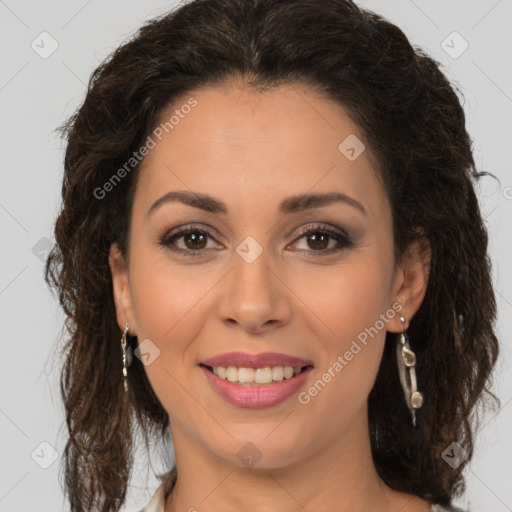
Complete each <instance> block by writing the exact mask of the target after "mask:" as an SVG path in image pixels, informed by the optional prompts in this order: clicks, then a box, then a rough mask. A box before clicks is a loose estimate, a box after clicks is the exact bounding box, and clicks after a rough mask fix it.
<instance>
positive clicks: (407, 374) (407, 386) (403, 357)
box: [396, 316, 423, 426]
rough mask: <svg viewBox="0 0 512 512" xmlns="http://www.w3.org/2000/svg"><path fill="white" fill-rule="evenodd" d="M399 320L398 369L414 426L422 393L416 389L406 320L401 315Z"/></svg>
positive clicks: (413, 362) (413, 357)
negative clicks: (400, 325) (400, 329)
mask: <svg viewBox="0 0 512 512" xmlns="http://www.w3.org/2000/svg"><path fill="white" fill-rule="evenodd" d="M400 321H401V322H402V332H401V333H400V343H397V345H396V355H397V362H398V371H399V376H400V383H401V384H402V389H403V391H404V396H405V403H406V404H407V408H408V409H409V411H410V412H411V416H412V424H413V426H416V409H419V408H420V407H421V406H422V405H423V394H422V393H420V392H419V391H418V388H417V384H416V370H415V369H414V365H415V364H416V354H415V353H414V352H413V351H412V350H411V347H410V345H409V337H408V336H407V332H405V329H404V326H405V322H406V320H405V318H404V317H403V316H401V317H400Z"/></svg>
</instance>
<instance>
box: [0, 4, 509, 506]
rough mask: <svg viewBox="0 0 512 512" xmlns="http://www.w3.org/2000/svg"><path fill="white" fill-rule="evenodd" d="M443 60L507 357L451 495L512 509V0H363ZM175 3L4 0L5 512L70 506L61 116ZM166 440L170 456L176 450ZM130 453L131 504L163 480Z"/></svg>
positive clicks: (0, 419)
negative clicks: (64, 463) (60, 351)
mask: <svg viewBox="0 0 512 512" xmlns="http://www.w3.org/2000/svg"><path fill="white" fill-rule="evenodd" d="M358 3H359V4H360V5H361V6H364V7H367V8H370V9H372V10H374V11H376V12H378V13H380V14H382V15H384V16H385V17H387V18H388V19H390V20H391V21H393V22H394V23H396V24H397V25H398V26H399V27H400V28H401V29H402V30H403V31H404V32H405V33H406V34H407V36H408V37H409V39H410V41H411V42H412V43H413V44H415V45H419V46H421V47H423V48H424V49H425V50H427V51H428V52H429V53H430V55H432V56H433V57H435V58H436V59H437V60H438V61H439V62H440V63H441V64H442V65H443V66H444V68H443V69H444V72H445V73H446V74H447V75H448V77H449V78H450V80H451V81H452V82H453V83H455V84H456V85H457V86H458V87H459V88H460V90H461V92H462V94H463V96H464V109H465V112H466V115H467V123H468V124H467V126H468V131H469V132H470V134H471V136H472V138H473V141H474V142H473V143H474V151H475V157H476V162H477V166H478V169H479V170H486V171H490V172H492V173H493V174H495V175H496V176H497V177H498V178H499V180H500V182H499V183H498V182H497V181H495V180H492V179H489V178H487V179H485V180H483V181H482V184H481V185H480V186H479V189H478V193H479V198H480V200H481V207H482V210H483V212H484V215H485V219H486V223H487V227H488V231H489V236H490V248H489V251H490V255H491V258H492V262H493V265H494V267H493V279H494V283H495V287H496V296H497V301H498V307H499V320H498V332H499V336H500V340H501V357H500V360H499V364H498V366H497V369H496V373H495V383H494V388H493V389H494V391H495V392H496V393H497V395H498V397H499V398H500V399H501V404H502V408H501V410H500V411H499V412H498V413H492V412H489V413H488V414H487V415H486V416H485V421H484V423H483V424H482V425H483V426H482V428H481V430H480V432H479V433H478V442H477V445H476V453H475V456H474V459H473V461H472V463H471V466H470V467H469V468H467V470H466V477H467V493H466V495H465V496H464V497H463V498H462V499H460V500H458V501H457V505H459V506H461V507H463V508H469V509H470V510H471V511H472V512H505V511H510V510H512V485H511V484H512V464H511V455H512V440H511V437H510V432H511V427H512V405H510V402H511V400H512V383H511V379H510V369H509V368H510V363H511V357H510V349H511V347H512V342H511V334H512V267H511V265H510V252H511V249H512V242H511V236H510V227H511V219H512V173H511V163H512V162H511V157H510V154H511V153H510V147H511V145H512V126H511V121H510V119H511V117H512V73H511V72H510V70H511V69H512V66H511V65H512V58H511V53H512V52H511V49H512V31H511V30H510V27H511V26H512V2H511V1H510V0H481V1H480V0H479V1H476V0H471V1H468V0H457V1H455V0H450V1H444V2H433V1H426V0H387V1H382V0H381V1H377V0H360V1H359V2H358ZM176 5H177V3H176V2H171V1H164V0H151V1H149V0H146V1H144V2H141V1H137V0H109V1H100V0H88V1H78V0H68V1H66V2H64V1H60V2H59V1H57V0H54V1H49V0H45V1H39V0H37V1H36V0H32V1H28V0H18V1H16V0H0V51H1V66H0V108H1V118H0V119H1V120H0V123H1V129H2V132H1V139H0V141H1V144H0V151H1V153H0V173H1V187H0V228H1V235H2V236H1V240H2V242H1V243H2V260H1V262H2V264H1V266H0V326H1V343H2V350H1V359H0V364H1V373H0V383H1V394H0V433H1V436H0V457H1V459H0V460H1V467H0V511H3V512H7V511H9V512H27V511H35V510H37V511H39V512H50V511H51V512H55V511H58V510H61V511H64V510H68V507H67V506H66V504H65V502H64V499H63V492H62V489H61V483H60V481H59V464H60V461H61V456H62V452H63V447H64V444H65V441H66V436H65V434H66V430H65V428H64V427H65V424H64V416H63V408H62V404H61V402H60V393H59V388H58V386H59V384H58V378H59V370H60V368H59V367H58V365H57V364H55V361H56V357H55V356H56V350H57V348H58V345H57V341H58V337H59V335H60V333H61V329H62V323H63V319H64V318H63V315H62V313H61V312H60V311H59V308H58V306H57V303H56V300H55V298H54V297H53V296H52V295H51V293H50V292H49V290H48V289H47V287H46V285H45V283H44V281H43V265H44V261H45V257H46V255H47V251H48V249H49V248H50V247H51V245H52V243H53V241H52V234H53V222H54V220H55V216H56V214H57V211H58V207H59V202H60V188H61V179H62V170H63V165H62V159H63V147H62V144H61V142H60V140H59V139H58V137H57V135H56V133H55V129H56V127H57V126H59V125H60V124H61V123H62V122H63V120H64V119H65V118H66V117H67V116H69V115H70V114H71V113H72V112H73V111H74V110H75V109H76V108H77V107H78V106H79V105H80V103H81V102H82V100H83V98H84V95H85V91H86V83H87V81H88V79H89V76H90V74H91V73H92V71H93V70H94V69H95V68H96V67H97V66H98V64H99V63H100V62H101V61H102V60H103V59H104V58H105V57H106V56H107V55H108V54H110V52H111V51H112V50H113V49H114V48H115V47H116V46H118V45H119V44H120V43H121V42H122V41H124V40H125V39H126V38H127V37H128V36H130V35H131V34H132V33H133V32H134V31H135V30H136V29H137V28H138V27H139V26H140V25H141V24H142V23H143V22H144V21H145V20H148V19H150V18H152V17H155V16H157V15H160V14H161V13H163V12H164V11H167V10H170V9H172V8H173V7H175V6H176ZM171 451H172V447H170V448H169V450H168V453H169V455H168V457H169V458H168V460H167V463H168V462H169V461H171V460H172V453H171ZM143 455H144V454H143V452H141V453H140V456H139V457H138V459H137V460H138V462H137V465H136V471H135V473H134V476H133V478H132V481H131V486H130V490H129V500H128V503H127V505H126V507H125V510H127V511H136V510H140V509H141V508H142V507H143V506H144V505H145V504H146V503H147V501H148V499H149V498H150V496H151V495H152V493H153V491H154V490H155V488H156V485H157V484H158V480H157V479H156V477H155V471H161V470H162V469H163V468H164V467H165V465H162V464H165V463H162V464H161V463H160V458H159V455H158V453H157V451H156V449H155V451H154V452H153V451H152V452H151V453H150V457H149V460H148V459H147V458H144V456H143Z"/></svg>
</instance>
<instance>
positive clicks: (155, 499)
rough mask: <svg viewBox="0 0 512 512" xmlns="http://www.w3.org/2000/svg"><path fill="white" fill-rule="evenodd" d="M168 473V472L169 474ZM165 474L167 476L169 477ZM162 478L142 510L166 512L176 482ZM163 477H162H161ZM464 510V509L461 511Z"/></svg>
mask: <svg viewBox="0 0 512 512" xmlns="http://www.w3.org/2000/svg"><path fill="white" fill-rule="evenodd" d="M167 475H168V474H167ZM167 475H165V477H167ZM165 477H164V479H163V480H162V483H161V484H160V485H159V486H158V488H157V489H156V491H155V493H154V494H153V496H152V497H151V499H150V500H149V502H148V504H147V505H146V506H145V507H144V508H143V509H142V510H141V512H164V507H165V492H166V490H167V489H168V488H169V487H172V486H173V484H174V482H173V480H172V479H171V480H169V479H166V478H165ZM161 478H162V477H161ZM452 511H453V512H458V511H460V509H448V508H444V507H442V506H441V505H432V506H431V507H430V512H452ZM460 512H464V511H460Z"/></svg>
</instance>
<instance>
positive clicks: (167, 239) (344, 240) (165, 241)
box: [160, 225, 355, 258]
mask: <svg viewBox="0 0 512 512" xmlns="http://www.w3.org/2000/svg"><path fill="white" fill-rule="evenodd" d="M192 233H196V234H200V235H207V236H208V237H210V238H212V239H214V237H213V236H212V234H211V233H210V232H209V231H208V230H205V229H200V228H197V227H195V226H192V225H191V226H186V227H184V228H180V229H179V230H178V231H176V232H175V233H168V234H166V235H165V236H164V237H162V238H161V240H160V245H161V246H163V247H166V248H168V249H170V250H171V251H174V252H179V253H182V254H184V255H185V256H187V257H192V258H194V257H199V256H202V255H203V254H204V253H205V251H206V249H197V250H186V249H176V248H172V247H170V245H171V244H172V243H173V242H175V241H176V240H178V239H179V238H182V237H183V236H184V235H190V234H192ZM310 233H318V234H321V235H327V236H328V237H329V238H331V239H334V240H335V241H336V242H338V244H340V245H341V246H340V247H337V248H332V247H331V248H330V249H322V250H318V251H315V250H306V251H304V250H301V251H303V252H305V253H307V254H308V256H307V257H312V258H314V257H317V256H319V257H322V256H330V255H331V254H335V253H338V252H340V251H341V250H343V249H345V248H350V247H353V246H354V245H355V244H354V243H353V242H351V241H350V239H349V238H348V236H347V235H345V234H344V233H343V232H341V231H335V230H333V229H329V228H327V227H325V226H322V225H315V226H309V227H308V228H305V229H301V230H300V231H299V233H298V237H297V239H299V240H300V239H301V238H304V237H305V236H306V235H309V234H310Z"/></svg>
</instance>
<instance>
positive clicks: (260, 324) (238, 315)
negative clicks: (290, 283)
mask: <svg viewBox="0 0 512 512" xmlns="http://www.w3.org/2000/svg"><path fill="white" fill-rule="evenodd" d="M271 267H272V268H271ZM277 267H278V266H276V265H271V262H270V261H269V258H267V253H266V252H265V251H263V252H262V253H261V254H260V255H259V256H258V257H257V258H256V259H255V260H254V261H252V262H250V263H249V262H247V261H245V260H244V259H243V258H242V257H240V256H239V255H238V254H235V255H234V256H233V268H232V270H231V271H230V272H229V274H228V275H227V276H226V282H225V287H224V288H223V290H222V296H221V300H220V302H219V306H218V313H219V315H220V318H221V320H222V321H223V322H224V323H225V324H226V325H227V326H228V327H231V328H233V327H238V328H240V329H242V330H244V331H246V332H250V333H253V334H258V333H264V332H266V331H268V330H270V329H275V328H278V327H279V326H283V325H285V324H286V323H288V322H289V321H290V318H291V315H292V308H291V302H290V301H291V297H290V295H292V294H291V292H290V289H289V288H287V286H286V284H285V279H284V276H282V275H279V274H280V272H279V269H278V268H277Z"/></svg>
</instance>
